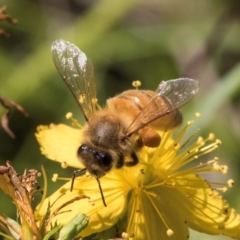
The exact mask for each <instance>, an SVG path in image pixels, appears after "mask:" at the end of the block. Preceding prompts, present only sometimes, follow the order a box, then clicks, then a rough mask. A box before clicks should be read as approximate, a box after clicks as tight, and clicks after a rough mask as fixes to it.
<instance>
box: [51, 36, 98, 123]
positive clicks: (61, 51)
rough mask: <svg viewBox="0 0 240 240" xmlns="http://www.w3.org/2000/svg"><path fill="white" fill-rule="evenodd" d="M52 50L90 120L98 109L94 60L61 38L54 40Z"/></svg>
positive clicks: (54, 57) (73, 92)
mask: <svg viewBox="0 0 240 240" xmlns="http://www.w3.org/2000/svg"><path fill="white" fill-rule="evenodd" d="M51 51H52V57H53V61H54V63H55V66H56V68H57V70H58V72H59V73H60V75H61V77H62V79H63V81H64V82H65V83H66V85H67V86H68V88H69V89H70V91H71V92H72V94H73V96H74V97H75V99H76V100H77V102H78V104H79V106H80V108H81V110H82V112H83V114H84V116H85V118H86V120H88V119H89V118H90V117H91V115H92V114H93V112H94V111H95V109H96V108H95V107H96V86H95V81H94V73H93V64H92V61H91V60H90V59H89V58H87V56H86V55H85V53H84V52H82V51H81V50H80V49H79V48H78V47H76V46H75V45H74V44H72V43H70V42H68V41H64V40H61V39H60V40H56V41H55V42H53V44H52V49H51Z"/></svg>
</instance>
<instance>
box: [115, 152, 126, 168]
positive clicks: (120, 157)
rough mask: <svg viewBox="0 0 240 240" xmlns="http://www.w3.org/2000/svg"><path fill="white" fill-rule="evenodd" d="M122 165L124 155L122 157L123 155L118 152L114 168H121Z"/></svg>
mask: <svg viewBox="0 0 240 240" xmlns="http://www.w3.org/2000/svg"><path fill="white" fill-rule="evenodd" d="M123 165H124V157H123V155H122V154H121V153H120V154H119V158H118V161H117V165H116V168H121V167H123Z"/></svg>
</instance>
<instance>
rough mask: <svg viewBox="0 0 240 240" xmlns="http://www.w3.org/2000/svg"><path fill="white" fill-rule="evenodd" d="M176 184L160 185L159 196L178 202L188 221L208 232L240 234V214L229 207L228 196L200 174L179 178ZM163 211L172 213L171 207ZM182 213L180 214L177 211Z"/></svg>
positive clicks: (236, 235) (193, 226)
mask: <svg viewBox="0 0 240 240" xmlns="http://www.w3.org/2000/svg"><path fill="white" fill-rule="evenodd" d="M175 182H176V185H175V188H167V189H166V190H165V191H162V190H163V189H164V188H158V191H157V192H158V194H159V196H163V197H166V196H167V198H168V199H169V203H172V204H173V205H174V204H175V205H177V208H178V209H179V211H180V215H181V216H183V217H184V219H185V220H186V223H187V225H188V226H189V227H190V228H192V229H194V230H197V231H200V232H204V233H208V234H224V235H227V236H230V237H233V238H238V239H239V237H240V231H239V229H240V216H239V214H236V213H235V211H234V210H233V209H231V208H229V205H228V203H227V201H226V200H224V199H223V198H222V196H220V195H219V194H218V192H216V191H215V190H212V189H211V187H210V186H209V184H208V183H207V181H206V180H204V179H203V178H201V177H200V176H198V175H194V174H189V175H186V176H183V177H179V178H178V179H175ZM170 206H171V205H170V204H169V207H168V208H164V210H163V211H165V212H166V214H168V211H169V210H170V209H171V208H172V207H173V206H172V207H171V208H170ZM176 216H178V215H176Z"/></svg>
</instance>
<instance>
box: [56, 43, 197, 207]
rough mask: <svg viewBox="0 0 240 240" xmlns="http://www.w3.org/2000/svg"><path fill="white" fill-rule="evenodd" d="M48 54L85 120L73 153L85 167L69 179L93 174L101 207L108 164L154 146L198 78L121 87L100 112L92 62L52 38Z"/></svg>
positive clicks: (171, 124)
mask: <svg viewBox="0 0 240 240" xmlns="http://www.w3.org/2000/svg"><path fill="white" fill-rule="evenodd" d="M52 56H53V61H54V63H55V66H56V68H57V69H58V72H59V73H60V75H61V77H62V79H63V81H64V82H65V83H66V85H67V86H68V88H69V89H70V91H71V92H72V94H73V96H74V98H75V99H76V101H77V103H78V105H79V106H80V108H81V111H82V113H83V115H84V117H85V119H86V124H85V126H84V127H83V129H82V132H83V140H82V144H81V145H80V146H79V148H78V151H77V155H78V158H79V160H80V161H81V162H82V163H83V165H84V166H85V168H84V169H81V170H77V171H75V172H74V174H73V180H74V178H75V175H76V174H77V173H79V172H82V171H88V172H89V173H90V174H92V175H93V176H94V177H95V178H96V180H97V181H98V184H99V188H100V192H101V195H102V199H103V203H104V205H105V206H106V203H105V201H104V197H103V194H102V189H101V185H100V182H99V178H101V177H102V176H103V175H104V174H106V173H107V172H109V171H110V170H111V169H112V168H121V167H123V166H124V165H125V166H129V167H131V166H135V165H136V164H137V163H138V157H137V151H139V150H140V149H141V148H142V147H143V146H147V147H157V146H158V145H159V144H160V142H161V137H160V136H159V134H158V133H157V131H156V130H168V129H172V128H175V127H176V126H178V125H179V124H180V123H181V122H182V114H181V112H180V110H179V108H180V107H181V106H183V105H184V104H185V103H187V102H188V101H189V100H190V99H191V98H192V97H193V96H194V95H195V94H196V93H197V91H198V89H199V87H198V81H196V80H193V79H190V78H179V79H175V80H170V81H162V82H161V83H160V84H159V86H158V88H157V90H156V91H155V92H154V91H150V90H128V91H124V92H123V93H121V94H119V95H117V96H115V97H113V98H109V99H108V100H107V103H106V106H105V107H104V108H103V109H101V110H99V109H98V107H97V98H96V87H95V81H94V73H93V64H92V62H91V60H90V59H89V58H88V57H87V56H86V55H85V53H83V52H82V51H81V50H80V49H79V48H77V47H76V46H75V45H74V44H72V43H70V42H67V41H64V40H56V41H55V42H54V43H53V45H52ZM127 159H130V161H129V160H128V161H127ZM72 187H73V181H72Z"/></svg>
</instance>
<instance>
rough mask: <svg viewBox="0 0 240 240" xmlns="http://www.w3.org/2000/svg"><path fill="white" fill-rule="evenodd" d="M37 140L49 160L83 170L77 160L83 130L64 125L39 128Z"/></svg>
mask: <svg viewBox="0 0 240 240" xmlns="http://www.w3.org/2000/svg"><path fill="white" fill-rule="evenodd" d="M36 138H37V140H38V142H39V144H40V146H41V152H42V153H43V154H44V155H45V156H46V157H47V158H49V159H51V160H54V161H57V162H60V163H62V162H67V164H68V165H69V166H72V167H75V168H83V167H84V166H83V165H82V164H81V162H80V161H79V159H78V158H77V150H78V148H79V146H80V144H81V130H80V129H75V128H72V127H69V126H67V125H64V124H58V125H55V124H51V125H50V126H39V127H38V128H37V133H36Z"/></svg>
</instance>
